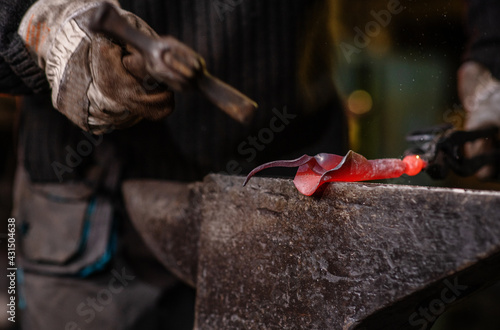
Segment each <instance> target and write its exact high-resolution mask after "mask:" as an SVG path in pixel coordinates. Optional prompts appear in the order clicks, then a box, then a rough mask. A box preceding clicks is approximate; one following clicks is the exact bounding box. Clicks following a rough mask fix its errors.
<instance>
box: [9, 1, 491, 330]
mask: <svg viewBox="0 0 500 330" xmlns="http://www.w3.org/2000/svg"><path fill="white" fill-rule="evenodd" d="M390 2H394V1H390V0H354V1H353V0H338V1H337V0H333V1H332V5H333V7H334V15H333V16H334V17H332V21H331V29H332V30H333V31H334V34H335V37H336V40H337V43H338V46H337V47H336V49H337V53H336V54H332V56H336V58H337V63H338V66H337V75H336V77H335V79H336V81H337V83H338V87H339V89H340V91H341V93H342V95H343V96H344V98H345V100H346V105H347V108H348V112H349V126H350V129H351V130H350V132H351V133H350V141H351V148H352V149H353V150H355V151H357V152H359V153H361V154H363V155H364V156H366V157H367V158H383V157H401V156H402V154H403V152H404V150H405V149H406V148H408V145H407V144H406V142H405V140H404V138H405V135H406V134H407V133H409V132H411V131H413V130H416V129H420V128H425V127H429V126H432V125H436V124H441V123H451V124H454V125H455V126H457V127H461V126H462V124H463V110H462V108H461V106H460V102H459V100H458V97H457V91H456V71H457V69H458V67H459V65H460V62H461V58H462V55H463V52H464V50H465V45H466V36H465V28H464V18H465V7H464V1H457V0H455V1H451V0H435V1H417V0H414V1H404V0H402V1H401V5H403V7H404V9H403V10H402V11H401V12H400V13H398V14H396V15H392V16H391V20H390V22H389V23H388V24H387V26H386V27H381V28H380V29H379V30H378V31H377V30H374V32H373V33H372V36H371V37H370V38H369V44H368V45H367V46H366V47H362V48H359V47H358V50H359V51H357V52H355V53H352V54H351V56H346V53H345V52H344V51H343V50H342V48H341V45H344V46H346V45H351V46H355V42H354V40H355V37H356V34H357V32H356V31H357V30H355V28H359V29H360V30H361V31H363V32H365V28H366V26H367V24H368V23H369V22H372V21H374V16H373V14H372V13H371V12H372V11H375V12H379V11H380V10H386V9H387V6H388V4H389V3H390ZM375 32H376V33H375ZM344 49H345V48H344ZM15 108H16V107H15V100H14V99H13V98H12V97H9V96H7V95H1V96H0V148H1V149H0V154H1V156H0V222H1V223H2V225H1V226H2V227H1V228H2V230H0V241H1V242H0V248H1V252H2V253H1V254H0V258H1V260H2V261H5V260H6V252H5V248H6V245H5V231H6V220H7V218H8V216H9V214H10V211H11V189H12V179H13V173H14V166H15V164H14V160H15V157H14V147H13V146H14V140H13V130H14V126H15V117H16V111H15ZM388 182H389V183H398V184H413V185H434V186H436V185H437V186H453V187H462V188H475V189H494V190H499V189H500V185H498V184H484V183H480V182H478V181H477V180H475V179H474V178H467V179H464V178H458V177H453V176H452V177H450V178H448V179H447V180H445V181H432V180H430V179H429V178H428V177H427V176H426V175H425V174H421V175H419V176H417V177H415V178H402V179H395V180H390V181H388ZM5 264H6V261H5V262H2V265H5ZM3 271H4V270H3V268H2V271H0V272H3ZM0 284H1V287H2V288H5V287H6V278H5V276H1V280H0ZM5 293H6V289H0V304H4V300H5V299H6V298H5V297H4V296H3V295H4V294H5ZM4 306H5V305H4ZM498 311H500V286H499V285H496V286H494V287H491V288H489V289H487V290H485V291H483V292H482V293H480V294H476V295H474V296H473V297H471V298H469V299H468V301H465V302H463V303H460V304H458V305H456V306H455V307H453V308H451V309H450V310H449V311H448V312H446V313H445V314H443V315H442V317H441V318H440V319H439V321H438V322H437V324H436V325H435V326H434V328H433V329H439V330H444V329H454V330H456V329H486V330H487V329H500V317H499V316H498ZM6 326H7V323H6V319H5V315H3V316H2V317H0V329H2V327H3V328H5V327H6Z"/></svg>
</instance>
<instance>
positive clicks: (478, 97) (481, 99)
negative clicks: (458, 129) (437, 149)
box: [458, 61, 500, 180]
mask: <svg viewBox="0 0 500 330" xmlns="http://www.w3.org/2000/svg"><path fill="white" fill-rule="evenodd" d="M458 92H459V97H460V100H461V102H462V104H463V106H464V108H465V110H466V114H467V116H466V122H465V127H464V128H465V129H466V130H476V129H481V128H487V127H491V126H500V81H499V80H497V79H496V78H495V77H493V76H492V75H491V73H490V71H489V70H488V69H487V68H486V67H484V66H482V65H481V64H479V63H476V62H473V61H469V62H465V63H464V64H462V66H461V67H460V69H459V71H458ZM492 149H493V142H492V141H491V140H484V139H482V140H477V141H475V142H471V143H468V144H467V145H466V146H465V152H466V154H467V156H468V157H473V156H477V155H480V154H483V153H486V152H489V151H491V150H492ZM498 170H500V169H495V168H494V167H493V166H492V165H487V166H484V167H482V168H481V169H480V170H479V171H478V173H477V177H478V178H479V179H482V180H487V179H490V178H491V177H492V176H494V175H495V174H496V173H497V171H498Z"/></svg>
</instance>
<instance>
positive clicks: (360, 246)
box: [123, 175, 500, 329]
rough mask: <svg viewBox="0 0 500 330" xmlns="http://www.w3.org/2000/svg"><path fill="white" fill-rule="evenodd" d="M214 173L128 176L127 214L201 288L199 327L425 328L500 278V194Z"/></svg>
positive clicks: (168, 264)
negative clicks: (306, 187)
mask: <svg viewBox="0 0 500 330" xmlns="http://www.w3.org/2000/svg"><path fill="white" fill-rule="evenodd" d="M242 182H243V178H241V177H230V176H221V175H210V176H208V177H206V179H205V180H204V181H203V182H199V183H193V184H189V185H184V184H179V183H171V182H161V181H129V182H126V183H125V184H124V187H123V191H124V196H125V201H126V205H127V210H128V212H129V215H130V217H131V219H132V221H133V223H134V225H135V226H136V228H137V229H138V231H139V232H140V233H141V235H142V236H143V238H144V240H145V242H147V244H149V246H150V248H151V249H152V251H153V252H154V253H155V254H156V256H157V257H158V259H159V260H161V261H162V263H163V264H164V265H165V266H166V267H167V268H168V269H169V270H170V271H171V272H173V273H174V274H176V275H177V276H178V277H179V278H181V279H182V280H184V281H185V282H186V283H189V284H191V285H192V286H194V287H195V288H196V290H197V297H196V324H195V328H196V329H426V328H430V325H431V324H432V322H433V321H434V320H435V319H436V318H437V316H439V315H440V314H441V313H443V312H444V310H445V309H447V308H448V307H449V306H451V305H452V304H453V303H455V302H456V301H458V300H460V299H461V298H463V297H465V296H467V295H468V294H470V293H472V292H474V291H476V290H478V289H480V288H482V287H484V286H486V285H488V284H490V283H492V282H493V281H495V280H497V277H499V276H500V272H499V270H500V262H499V259H500V221H499V217H500V216H499V215H500V193H499V192H485V191H472V190H462V189H445V188H430V187H414V186H402V185H382V184H369V183H362V184H360V183H332V184H328V185H326V186H325V188H324V189H323V190H322V191H321V192H320V193H319V194H316V195H314V196H313V197H306V196H303V195H301V194H300V193H298V192H297V191H296V190H295V188H294V186H293V183H292V181H290V180H284V179H267V178H255V179H254V180H253V181H251V182H250V183H249V185H247V186H246V187H242V186H241V184H242Z"/></svg>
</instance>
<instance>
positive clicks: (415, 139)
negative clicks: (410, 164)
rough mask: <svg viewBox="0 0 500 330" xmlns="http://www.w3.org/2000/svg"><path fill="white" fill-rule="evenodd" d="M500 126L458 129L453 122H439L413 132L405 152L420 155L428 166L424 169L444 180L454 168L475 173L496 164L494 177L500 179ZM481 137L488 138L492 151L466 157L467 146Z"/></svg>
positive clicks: (462, 172)
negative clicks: (470, 129)
mask: <svg viewBox="0 0 500 330" xmlns="http://www.w3.org/2000/svg"><path fill="white" fill-rule="evenodd" d="M499 132H500V128H499V127H489V128H485V129H478V130H474V131H460V130H456V129H455V128H454V127H453V125H440V126H435V127H431V128H429V129H425V130H420V131H415V132H412V133H410V134H409V135H408V136H407V137H406V140H407V141H408V142H409V143H411V144H412V145H413V146H412V147H411V148H410V149H408V150H407V151H406V152H405V155H409V154H414V155H420V157H422V159H423V160H425V161H426V162H427V163H428V165H427V167H426V168H425V169H424V171H426V172H427V174H429V176H430V177H431V178H433V179H437V180H440V179H444V178H445V177H446V176H447V175H448V174H449V172H450V170H451V171H453V172H455V173H456V174H458V175H460V176H464V177H466V176H471V175H474V174H475V173H476V172H477V171H479V169H481V168H482V167H483V166H486V165H493V166H494V168H495V169H497V171H496V175H495V176H494V178H492V179H494V180H498V179H499V178H500V176H499V174H500V139H499ZM478 139H489V140H490V141H491V142H492V145H493V150H492V151H490V152H485V153H483V154H481V155H477V156H474V157H470V158H468V157H466V155H465V152H464V145H465V144H466V143H468V142H473V141H476V140H478Z"/></svg>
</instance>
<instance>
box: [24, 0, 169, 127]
mask: <svg viewBox="0 0 500 330" xmlns="http://www.w3.org/2000/svg"><path fill="white" fill-rule="evenodd" d="M102 2H103V1H86V0H73V1H70V0H39V1H37V2H36V3H35V4H34V5H33V6H32V7H31V8H30V9H29V10H28V12H27V13H26V14H25V16H24V17H23V20H22V22H21V25H20V27H19V30H18V33H19V35H20V36H21V37H22V38H23V40H24V41H25V42H26V47H27V48H28V50H29V52H30V54H31V56H32V57H33V58H34V59H35V61H36V62H37V63H38V65H39V66H40V67H41V68H42V69H43V70H45V73H46V76H47V79H48V81H49V83H50V86H51V87H52V103H53V105H54V107H55V108H56V109H58V110H59V111H60V112H61V113H63V114H64V115H66V116H67V117H68V118H69V119H70V120H71V121H72V122H73V123H75V124H76V125H78V126H79V127H80V128H82V129H84V130H85V131H89V132H91V133H93V134H102V133H105V132H109V131H111V130H113V129H115V128H124V127H128V126H131V125H133V124H135V123H137V122H138V121H140V120H141V119H142V118H146V119H151V120H158V119H160V118H163V117H165V116H167V115H168V114H170V113H171V112H172V110H173V108H174V98H173V93H172V92H171V91H170V90H169V89H168V88H167V87H166V86H165V85H161V84H158V83H157V82H156V81H155V80H154V79H153V77H151V76H150V75H148V74H147V71H146V68H145V64H144V61H143V59H142V56H141V55H140V54H139V52H138V51H137V50H135V49H134V48H132V47H130V46H127V45H123V44H119V43H118V42H117V41H112V40H110V39H108V38H106V37H105V36H103V35H101V34H96V33H93V32H91V31H90V30H89V28H88V26H89V22H90V20H91V19H92V17H93V15H94V14H95V11H96V9H97V7H98V6H99V5H100V4H102ZM107 2H110V3H111V4H113V5H114V6H116V7H117V8H118V9H119V5H118V3H117V2H116V1H113V0H110V1H107ZM119 12H120V15H122V16H124V17H125V18H126V19H127V21H128V22H129V23H131V24H132V25H133V26H135V27H136V28H137V29H139V30H141V31H143V32H144V33H147V34H148V35H150V36H154V37H158V36H157V35H156V33H155V32H154V31H153V30H152V29H151V28H150V27H149V26H148V25H147V24H146V23H145V22H144V21H142V20H141V19H140V18H138V17H137V16H135V15H134V14H132V13H130V12H126V11H124V10H121V9H119Z"/></svg>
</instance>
